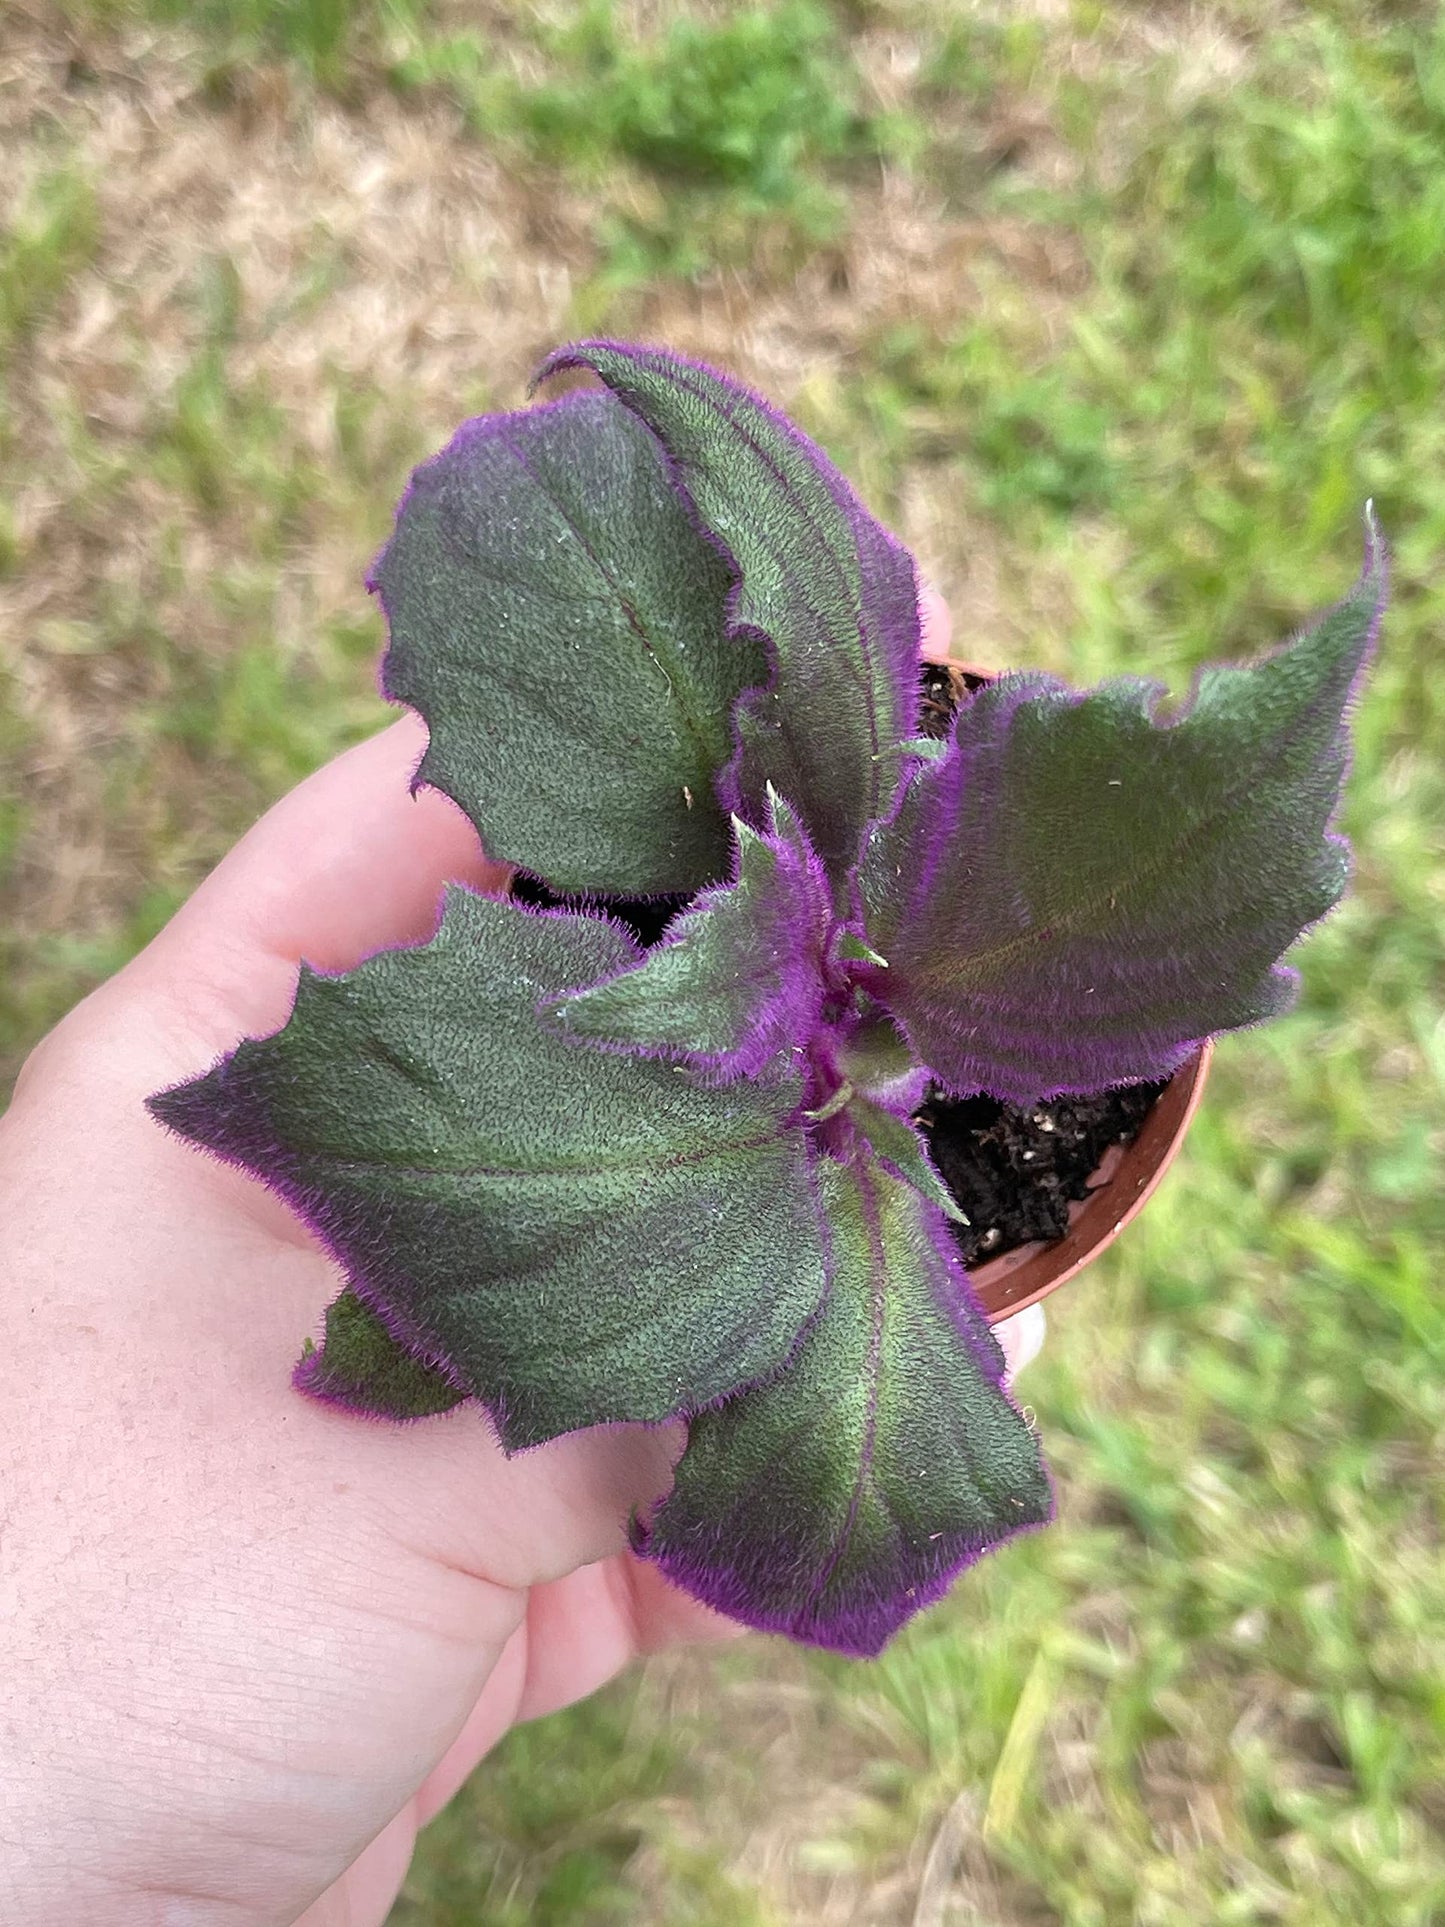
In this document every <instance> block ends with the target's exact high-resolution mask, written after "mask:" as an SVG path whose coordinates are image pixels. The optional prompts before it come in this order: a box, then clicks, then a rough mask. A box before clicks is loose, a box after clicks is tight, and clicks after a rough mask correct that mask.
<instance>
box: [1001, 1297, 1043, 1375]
mask: <svg viewBox="0 0 1445 1927" xmlns="http://www.w3.org/2000/svg"><path fill="white" fill-rule="evenodd" d="M1044 1330H1045V1324H1044V1308H1043V1306H1042V1305H1029V1306H1028V1307H1027V1308H1026V1309H1025V1310H1023V1311H1016V1312H1015V1313H1014V1315H1013V1317H1012V1318H1005V1319H1003V1320H1002V1321H1001V1322H1000V1323H999V1324H997V1325H995V1326H994V1328H993V1335H994V1337H995V1338H996V1339H997V1340H998V1342H999V1344H1000V1345H1001V1346H1002V1347H1003V1355H1004V1360H1005V1365H1006V1369H1007V1371H1008V1375H1009V1377H1010V1378H1015V1377H1017V1375H1018V1374H1019V1373H1020V1372H1021V1371H1022V1370H1023V1368H1024V1366H1025V1365H1028V1364H1031V1363H1032V1361H1033V1360H1034V1359H1036V1358H1037V1357H1038V1355H1039V1353H1040V1351H1041V1350H1042V1349H1043V1343H1044Z"/></svg>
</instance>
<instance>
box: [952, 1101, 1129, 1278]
mask: <svg viewBox="0 0 1445 1927" xmlns="http://www.w3.org/2000/svg"><path fill="white" fill-rule="evenodd" d="M1163 1088H1164V1086H1163V1085H1162V1084H1122V1085H1120V1086H1119V1087H1118V1088H1117V1089H1115V1090H1111V1091H1096V1092H1091V1093H1090V1094H1089V1095H1088V1096H1086V1097H1050V1098H1046V1099H1044V1100H1043V1101H1042V1102H1041V1103H1038V1104H1027V1105H1018V1104H1004V1103H1001V1102H1000V1101H999V1099H998V1098H996V1097H946V1096H944V1095H943V1094H942V1093H941V1092H939V1091H937V1090H933V1091H930V1092H929V1094H928V1096H927V1098H925V1100H924V1103H923V1107H922V1109H921V1110H919V1111H918V1112H917V1113H916V1117H917V1122H918V1125H919V1128H920V1129H921V1130H922V1132H923V1136H924V1139H925V1141H926V1143H927V1145H928V1150H929V1155H930V1156H931V1157H932V1159H933V1162H934V1164H935V1165H936V1166H937V1167H938V1172H939V1175H940V1176H941V1177H942V1179H943V1181H944V1183H945V1184H946V1185H947V1186H948V1188H949V1190H950V1191H951V1192H952V1193H953V1195H954V1198H955V1200H956V1202H957V1204H958V1207H959V1209H960V1210H961V1211H962V1212H963V1214H964V1216H965V1217H966V1218H967V1219H968V1223H967V1224H956V1225H954V1227H953V1235H954V1237H955V1238H956V1239H957V1241H958V1248H959V1255H960V1256H961V1257H962V1259H963V1261H964V1263H965V1264H968V1265H971V1264H975V1263H978V1264H981V1263H983V1262H984V1260H986V1259H988V1258H997V1257H1000V1256H1001V1255H1002V1254H1003V1253H1004V1252H1005V1251H1012V1250H1013V1249H1014V1247H1015V1246H1016V1245H1022V1244H1030V1243H1032V1242H1033V1240H1034V1239H1036V1238H1037V1239H1041V1240H1043V1241H1044V1242H1046V1243H1047V1242H1048V1241H1049V1240H1051V1239H1053V1238H1062V1237H1063V1235H1064V1233H1065V1232H1066V1231H1067V1230H1068V1228H1069V1206H1070V1204H1071V1203H1074V1202H1076V1201H1077V1200H1079V1199H1081V1198H1086V1197H1087V1196H1088V1194H1089V1179H1090V1178H1091V1177H1092V1176H1093V1174H1094V1172H1095V1171H1097V1170H1098V1168H1099V1165H1100V1164H1101V1163H1102V1161H1103V1157H1104V1153H1105V1152H1106V1151H1107V1150H1108V1148H1109V1146H1110V1145H1111V1144H1127V1143H1128V1142H1129V1141H1130V1139H1132V1138H1133V1137H1135V1136H1136V1135H1137V1133H1138V1130H1139V1127H1140V1125H1141V1124H1142V1123H1143V1122H1144V1119H1145V1118H1146V1117H1147V1116H1148V1115H1149V1110H1150V1107H1151V1106H1152V1104H1153V1102H1154V1100H1155V1098H1156V1097H1157V1096H1158V1095H1159V1093H1160V1091H1162V1090H1163Z"/></svg>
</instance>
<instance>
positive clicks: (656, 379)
mask: <svg viewBox="0 0 1445 1927" xmlns="http://www.w3.org/2000/svg"><path fill="white" fill-rule="evenodd" d="M569 367H587V368H591V369H593V370H595V371H596V373H597V374H598V375H600V376H601V378H602V379H603V381H605V382H606V383H607V385H608V387H609V388H611V389H612V391H613V392H614V393H615V394H617V395H618V396H620V398H621V399H622V400H623V401H624V402H625V403H626V404H627V406H628V407H629V408H631V409H634V410H636V412H637V415H638V416H639V417H640V418H641V420H643V421H645V422H646V423H647V425H648V427H649V428H651V429H653V430H654V431H655V433H656V434H657V436H658V438H659V439H660V440H661V442H662V444H663V446H664V447H665V448H666V450H667V452H668V454H669V456H670V457H671V458H672V461H673V463H674V464H675V472H676V474H677V476H678V478H679V480H680V481H681V483H682V485H683V487H684V488H685V489H686V490H687V493H688V495H689V496H690V497H691V499H692V501H693V503H694V504H695V505H696V508H697V512H698V515H699V516H700V517H701V519H702V522H703V525H704V527H706V528H707V529H708V530H710V531H711V533H712V534H713V535H714V536H716V537H717V539H718V540H719V541H720V542H721V543H722V544H723V545H724V546H725V548H726V550H727V552H728V554H729V555H730V556H731V557H732V558H733V560H734V561H735V563H736V566H737V570H738V574H739V578H740V579H739V583H738V589H737V594H736V598H735V600H734V601H733V603H732V605H731V607H730V610H729V615H730V618H731V622H732V625H733V628H734V632H735V633H743V634H749V633H755V634H759V635H763V636H766V638H767V639H768V643H769V649H770V655H771V658H772V662H773V666H774V676H773V680H772V683H771V685H770V687H769V688H768V689H767V690H766V691H763V692H759V694H758V695H756V696H753V697H749V698H748V699H747V700H745V701H744V702H742V703H740V704H739V706H738V711H737V727H738V734H739V738H740V741H741V744H742V751H741V755H740V757H739V759H738V760H737V762H736V763H735V765H734V767H733V769H732V771H731V772H730V775H729V778H728V781H727V782H725V784H724V787H723V791H722V794H723V800H724V802H725V803H726V804H727V805H728V807H729V808H731V809H733V810H735V811H736V812H737V813H738V814H739V815H741V816H745V817H747V818H748V820H749V821H750V822H752V823H754V824H760V823H762V822H763V821H764V815H763V812H764V809H765V802H766V793H767V788H768V785H769V784H770V783H771V785H772V786H773V788H774V789H776V790H777V791H778V792H779V794H780V795H783V796H786V797H787V798H788V799H789V801H790V802H791V803H792V804H793V805H794V807H795V808H796V809H797V810H798V811H799V812H800V813H801V815H802V817H803V820H804V822H805V823H806V824H807V827H808V833H809V836H810V838H811V839H812V842H813V846H814V848H815V849H816V850H817V852H818V855H819V856H820V858H821V859H822V861H823V864H824V866H825V868H826V869H827V871H828V874H829V876H830V877H831V878H832V879H833V881H834V883H835V884H836V885H838V886H839V889H840V893H842V891H843V885H844V882H845V880H846V878H847V876H848V873H849V872H850V870H851V868H852V866H853V864H854V863H855V862H856V860H857V856H858V851H859V848H860V844H861V839H862V836H863V832H864V829H865V826H866V825H867V824H868V823H869V822H870V821H871V820H873V819H874V818H876V817H878V816H880V815H882V814H883V812H884V810H885V809H886V808H887V805H888V801H889V799H890V797H891V796H892V795H893V792H894V790H895V788H896V787H897V783H898V779H899V774H900V770H901V767H902V758H901V756H900V751H899V745H900V744H901V743H902V742H903V741H904V740H905V739H906V738H909V737H911V736H912V735H913V732H914V728H915V725H916V721H917V711H918V642H919V618H918V581H917V575H916V572H915V570H914V565H913V558H912V557H911V556H910V555H909V553H908V551H907V550H906V549H905V548H903V546H902V545H901V544H900V543H898V542H897V541H895V540H894V538H893V537H892V536H891V535H890V534H889V533H888V532H887V530H885V529H884V528H883V527H882V526H881V525H880V524H879V523H878V522H877V521H875V520H874V518H873V517H872V516H871V515H870V514H869V513H868V511H867V509H866V508H864V506H863V504H862V503H861V502H860V501H859V499H858V497H857V495H856V494H855V493H854V491H853V489H852V487H851V486H850V484H849V483H848V482H847V481H845V479H844V478H843V476H842V475H840V474H839V473H838V471H837V469H836V468H834V466H833V464H832V463H831V462H830V461H829V460H828V458H827V457H826V456H825V455H824V454H823V452H822V451H821V450H820V449H819V448H817V447H816V446H815V445H814V444H813V443H812V442H811V441H809V440H808V438H807V436H805V435H804V434H803V433H802V432H801V431H800V430H799V429H797V428H795V427H794V426H793V424H792V423H791V422H790V421H788V419H787V418H786V416H784V415H782V414H780V413H779V412H778V411H777V410H776V409H773V408H771V407H770V406H769V405H768V404H767V403H766V402H765V401H764V400H763V399H762V397H761V396H759V395H756V394H754V393H753V392H752V390H750V389H747V388H744V387H743V386H742V385H741V384H739V383H737V382H735V381H732V380H730V379H728V378H727V377H725V376H723V375H720V374H718V373H717V372H716V371H714V370H713V369H711V368H706V367H703V366H702V365H700V364H699V363H696V362H691V361H686V360H684V359H683V358H682V357H680V356H677V355H673V354H669V353H667V352H666V351H664V350H662V349H653V348H635V347H628V346H624V345H621V344H618V343H615V342H605V341H601V342H599V341H589V342H583V343H581V344H580V345H578V346H576V347H571V348H564V349H560V350H558V352H557V353H556V354H554V355H552V356H551V357H549V359H548V361H547V362H546V364H545V365H544V366H543V368H542V370H541V373H540V374H539V376H538V380H539V381H541V380H545V379H546V378H547V376H548V375H549V374H552V373H554V372H555V371H557V370H559V369H562V368H569Z"/></svg>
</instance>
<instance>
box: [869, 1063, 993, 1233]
mask: <svg viewBox="0 0 1445 1927" xmlns="http://www.w3.org/2000/svg"><path fill="white" fill-rule="evenodd" d="M848 1118H849V1121H850V1123H851V1124H852V1126H853V1128H854V1130H855V1131H857V1133H858V1135H859V1136H860V1137H861V1138H862V1139H863V1141H864V1143H865V1144H868V1145H869V1146H870V1147H871V1148H872V1149H873V1151H874V1152H876V1154H877V1155H878V1156H879V1157H880V1158H881V1159H882V1160H883V1162H884V1163H885V1164H886V1165H887V1167H888V1169H889V1170H890V1171H891V1172H892V1173H893V1175H894V1176H895V1177H896V1178H902V1180H903V1182H904V1183H905V1184H911V1185H912V1187H913V1189H914V1190H915V1191H917V1192H918V1193H920V1195H921V1196H923V1197H925V1198H927V1199H928V1200H929V1202H930V1203H931V1204H936V1205H937V1206H938V1208H939V1210H940V1211H941V1212H943V1214H944V1216H945V1217H948V1218H952V1219H953V1220H954V1222H955V1223H956V1224H967V1223H968V1219H967V1218H966V1217H965V1216H964V1215H963V1213H962V1211H961V1210H960V1209H959V1207H958V1201H957V1199H956V1198H955V1197H954V1195H953V1193H952V1192H951V1191H950V1190H949V1188H948V1186H947V1185H946V1184H945V1183H944V1181H943V1179H942V1178H941V1177H940V1176H939V1174H938V1172H937V1171H936V1170H935V1169H934V1167H933V1163H932V1160H931V1159H930V1158H929V1155H928V1150H927V1147H926V1146H925V1144H924V1142H923V1139H922V1137H921V1135H920V1134H919V1132H918V1131H916V1130H915V1129H914V1127H913V1125H912V1124H910V1123H909V1121H908V1119H907V1118H906V1117H900V1116H899V1115H898V1113H897V1112H896V1111H890V1110H886V1109H885V1108H884V1106H883V1105H881V1104H875V1103H873V1102H872V1100H871V1099H869V1098H866V1097H863V1096H861V1095H860V1094H859V1093H857V1092H856V1091H855V1092H854V1094H853V1096H852V1097H851V1098H850V1099H849V1100H848Z"/></svg>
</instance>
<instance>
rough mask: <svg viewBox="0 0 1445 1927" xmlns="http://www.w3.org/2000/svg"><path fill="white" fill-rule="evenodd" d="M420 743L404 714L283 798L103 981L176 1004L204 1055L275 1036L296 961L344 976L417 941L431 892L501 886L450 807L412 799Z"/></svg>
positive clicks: (416, 722)
mask: <svg viewBox="0 0 1445 1927" xmlns="http://www.w3.org/2000/svg"><path fill="white" fill-rule="evenodd" d="M425 747H426V729H425V725H424V724H423V723H422V722H421V720H420V718H418V717H416V716H406V717H404V718H403V719H402V720H401V721H400V722H397V723H394V724H392V726H391V727H390V728H389V729H385V730H382V731H381V733H380V734H379V735H376V736H373V737H371V738H370V739H369V740H368V741H367V742H364V743H359V744H357V746H356V747H355V748H354V749H349V750H347V751H346V752H345V754H344V755H341V756H338V757H337V758H336V759H335V761H334V762H331V763H328V764H327V765H326V766H325V767H324V768H323V769H320V770H318V771H317V772H316V773H315V775H314V776H310V777H308V778H307V779H306V781H305V782H303V783H301V784H299V785H298V787H297V788H296V789H294V790H292V791H291V792H290V794H289V795H287V796H283V797H282V799H281V800H280V802H279V803H277V804H276V805H275V806H274V807H273V808H272V809H270V810H268V811H267V813H266V815H265V816H263V817H262V818H261V820H260V822H259V823H257V824H256V825H255V827H254V828H253V829H251V830H250V831H248V832H247V834H246V835H245V836H244V837H243V838H242V839H241V841H240V842H239V843H238V844H237V845H236V847H235V848H234V849H233V850H232V851H231V852H230V854H229V855H228V856H226V857H225V858H224V859H223V860H222V861H221V863H220V864H219V865H218V866H217V867H216V869H215V870H213V871H212V873H211V874H210V876H208V877H207V878H206V880H205V882H204V883H203V884H202V885H201V886H200V888H199V889H198V890H197V891H196V892H195V894H194V895H193V896H192V897H191V898H190V900H189V901H188V902H187V903H185V904H184V905H183V906H182V907H181V909H180V910H178V911H177V912H176V915H175V916H174V917H173V918H172V919H171V921H170V922H169V923H168V924H167V925H166V927H165V929H164V930H162V931H161V933H160V935H159V936H158V937H156V938H155V940H154V941H153V942H152V943H151V944H150V945H148V946H147V948H146V949H145V950H144V951H142V952H141V954H140V955H139V956H138V957H136V958H135V959H134V961H133V962H132V963H131V964H129V965H128V966H127V968H126V969H125V970H124V971H123V972H122V973H121V976H120V977H119V978H117V979H115V980H114V981H115V983H116V985H117V986H120V985H121V984H122V983H123V984H124V987H125V990H126V992H127V993H129V994H131V995H136V994H139V995H141V996H143V997H145V998H146V999H147V1001H150V999H151V997H153V996H154V997H158V998H160V999H162V1000H164V1001H165V1002H166V1003H167V1004H168V1005H170V1006H171V1007H173V1008H174V1007H177V1006H178V1007H179V1009H180V1011H181V1012H182V1013H183V1014H184V1016H185V1018H186V1020H187V1028H188V1030H189V1031H190V1033H191V1034H192V1035H193V1036H194V1035H196V1034H197V1033H199V1034H200V1035H201V1037H202V1038H203V1040H204V1041H205V1042H207V1043H208V1044H209V1045H210V1047H211V1048H212V1049H214V1050H221V1049H228V1048H230V1046H232V1045H233V1044H235V1042H236V1041H237V1038H238V1036H240V1035H258V1034H262V1033H264V1032H267V1031H272V1030H275V1029H277V1028H278V1027H279V1026H280V1025H281V1024H282V1023H284V1022H285V1020H286V1017H287V1016H288V1014H289V1013H290V1009H291V1004H292V1001H293V999H294V996H295V990H296V979H297V974H298V968H299V965H300V963H301V961H302V959H303V958H304V959H305V961H306V962H307V963H309V964H312V965H314V966H315V967H316V968H317V969H319V970H347V969H350V968H352V967H353V966H354V965H355V964H357V963H359V962H360V961H361V960H362V958H363V957H366V956H369V955H370V954H371V953H372V952H374V951H376V950H380V949H384V948H386V947H389V946H391V945H395V944H410V943H421V942H424V941H425V940H426V939H427V938H429V937H430V936H432V935H433V934H434V933H435V931H436V927H437V922H438V916H439V911H440V905H441V895H442V889H443V886H444V884H446V883H448V882H452V881H455V882H462V883H468V884H471V885H472V886H473V887H475V888H479V889H492V890H495V889H501V888H503V887H505V885H506V882H507V879H508V877H509V876H510V874H511V872H510V870H509V869H508V868H507V866H506V865H505V864H500V863H494V862H492V861H491V860H490V859H489V858H488V857H487V856H486V854H485V853H484V851H483V850H482V847H481V844H480V842H479V841H478V839H477V833H476V831H475V830H474V829H473V828H472V826H471V824H470V822H468V820H467V818H466V817H465V816H464V815H463V814H462V812H461V811H460V810H459V809H458V808H457V807H456V805H455V804H454V803H452V802H451V801H450V800H449V799H448V798H447V797H445V796H443V795H442V794H441V793H440V792H439V791H437V790H432V789H421V790H418V791H417V792H416V793H415V794H413V792H412V787H411V785H412V780H413V777H414V774H415V771H416V767H417V765H418V763H419V762H420V760H421V756H422V752H423V750H424V749H425Z"/></svg>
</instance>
